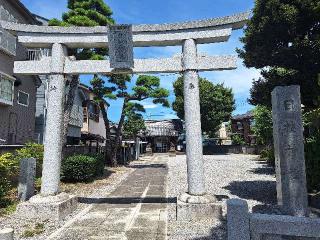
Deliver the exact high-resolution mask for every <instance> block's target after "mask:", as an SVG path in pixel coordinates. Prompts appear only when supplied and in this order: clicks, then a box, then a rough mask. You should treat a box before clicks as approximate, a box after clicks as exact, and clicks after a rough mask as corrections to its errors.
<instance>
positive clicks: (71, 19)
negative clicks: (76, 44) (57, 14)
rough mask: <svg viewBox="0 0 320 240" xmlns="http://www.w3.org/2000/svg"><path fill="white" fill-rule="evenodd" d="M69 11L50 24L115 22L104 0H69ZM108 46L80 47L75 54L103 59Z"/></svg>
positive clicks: (90, 24) (105, 24)
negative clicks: (60, 18)
mask: <svg viewBox="0 0 320 240" xmlns="http://www.w3.org/2000/svg"><path fill="white" fill-rule="evenodd" d="M68 9H69V11H68V12H66V13H63V15H62V21H60V20H58V19H56V18H54V19H51V20H50V21H49V25H50V26H65V27H68V26H82V27H94V26H108V25H112V24H114V19H113V18H112V14H113V13H112V10H111V8H110V7H109V6H108V5H107V4H106V3H105V2H104V1H103V0H68ZM107 53H108V51H107V49H106V48H95V49H78V50H76V51H75V52H74V55H75V56H76V58H77V59H78V60H87V59H91V60H103V59H104V57H105V56H106V55H107Z"/></svg>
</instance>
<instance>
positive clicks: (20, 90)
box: [0, 0, 41, 144]
mask: <svg viewBox="0 0 320 240" xmlns="http://www.w3.org/2000/svg"><path fill="white" fill-rule="evenodd" d="M0 20H2V21H12V22H18V23H25V24H36V25H39V24H40V22H39V21H37V19H36V17H35V16H34V15H33V14H32V13H31V12H30V11H29V10H28V9H27V8H26V7H25V6H24V5H23V4H22V3H21V2H20V1H19V0H10V1H8V0H0ZM25 59H27V50H26V49H25V48H24V47H23V46H22V45H20V44H19V43H17V40H16V38H15V37H14V36H13V35H11V34H10V33H9V32H7V31H5V30H4V29H2V28H1V27H0V144H24V143H26V142H28V141H31V140H33V139H34V129H35V111H36V91H37V87H38V86H39V85H40V83H41V81H40V79H39V78H38V77H31V76H15V75H14V74H13V64H14V61H16V60H25Z"/></svg>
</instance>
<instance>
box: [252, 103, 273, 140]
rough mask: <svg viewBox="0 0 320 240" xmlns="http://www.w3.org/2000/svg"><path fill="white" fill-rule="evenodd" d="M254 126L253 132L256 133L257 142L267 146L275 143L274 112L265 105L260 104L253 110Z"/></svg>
mask: <svg viewBox="0 0 320 240" xmlns="http://www.w3.org/2000/svg"><path fill="white" fill-rule="evenodd" d="M253 115H254V121H255V123H254V126H253V129H252V130H253V132H254V134H255V135H256V138H257V143H258V144H261V145H265V146H271V145H272V144H273V132H272V129H273V128H272V126H273V123H272V112H271V110H270V109H268V108H267V107H265V106H262V105H258V106H256V107H255V109H254V110H253Z"/></svg>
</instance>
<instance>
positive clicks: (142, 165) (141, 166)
mask: <svg viewBox="0 0 320 240" xmlns="http://www.w3.org/2000/svg"><path fill="white" fill-rule="evenodd" d="M128 168H137V169H143V168H163V169H167V166H166V165H165V164H141V165H140V164H139V165H138V164H137V165H133V166H128Z"/></svg>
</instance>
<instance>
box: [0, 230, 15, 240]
mask: <svg viewBox="0 0 320 240" xmlns="http://www.w3.org/2000/svg"><path fill="white" fill-rule="evenodd" d="M0 240H13V229H12V228H5V229H1V230H0Z"/></svg>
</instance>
